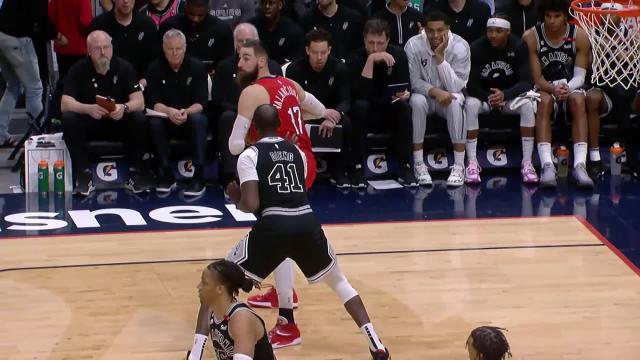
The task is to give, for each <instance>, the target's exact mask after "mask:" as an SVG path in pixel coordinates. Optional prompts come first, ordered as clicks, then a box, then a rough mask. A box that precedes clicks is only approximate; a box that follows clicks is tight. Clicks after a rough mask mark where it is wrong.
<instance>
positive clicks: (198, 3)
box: [187, 0, 209, 7]
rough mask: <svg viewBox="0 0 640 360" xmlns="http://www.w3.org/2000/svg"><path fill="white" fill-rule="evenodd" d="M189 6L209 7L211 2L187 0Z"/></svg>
mask: <svg viewBox="0 0 640 360" xmlns="http://www.w3.org/2000/svg"><path fill="white" fill-rule="evenodd" d="M187 5H194V6H207V7H209V0H187Z"/></svg>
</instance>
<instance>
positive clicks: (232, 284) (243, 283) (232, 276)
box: [207, 260, 253, 297]
mask: <svg viewBox="0 0 640 360" xmlns="http://www.w3.org/2000/svg"><path fill="white" fill-rule="evenodd" d="M207 269H208V270H209V271H211V272H216V273H217V274H218V277H219V279H220V282H221V283H222V285H224V287H225V289H226V290H227V293H228V294H229V295H230V296H232V297H237V296H238V293H240V289H242V291H244V292H249V291H251V289H253V280H251V279H249V278H247V277H246V276H245V274H244V271H243V270H242V268H241V267H240V266H238V265H237V264H235V263H232V262H231V261H228V260H218V261H215V262H212V263H211V264H209V265H208V266H207Z"/></svg>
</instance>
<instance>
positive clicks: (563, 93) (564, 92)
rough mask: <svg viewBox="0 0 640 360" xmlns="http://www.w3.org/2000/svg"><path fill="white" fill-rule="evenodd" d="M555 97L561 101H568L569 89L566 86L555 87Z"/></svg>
mask: <svg viewBox="0 0 640 360" xmlns="http://www.w3.org/2000/svg"><path fill="white" fill-rule="evenodd" d="M553 96H554V97H555V98H556V99H557V100H559V101H564V100H567V98H568V97H569V87H568V86H566V85H555V86H554V88H553Z"/></svg>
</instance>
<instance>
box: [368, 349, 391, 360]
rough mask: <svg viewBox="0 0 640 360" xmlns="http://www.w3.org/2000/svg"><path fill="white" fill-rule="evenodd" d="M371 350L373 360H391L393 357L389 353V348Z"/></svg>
mask: <svg viewBox="0 0 640 360" xmlns="http://www.w3.org/2000/svg"><path fill="white" fill-rule="evenodd" d="M369 352H370V353H371V358H372V359H373V360H390V359H391V355H390V354H389V349H387V348H385V349H384V350H382V349H378V350H376V351H371V350H369Z"/></svg>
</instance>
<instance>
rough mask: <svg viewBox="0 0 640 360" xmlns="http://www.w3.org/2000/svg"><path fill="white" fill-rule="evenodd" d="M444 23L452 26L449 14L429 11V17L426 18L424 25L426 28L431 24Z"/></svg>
mask: <svg viewBox="0 0 640 360" xmlns="http://www.w3.org/2000/svg"><path fill="white" fill-rule="evenodd" d="M436 21H443V22H444V24H445V25H447V26H449V25H451V21H449V17H448V16H447V14H445V13H443V12H442V11H438V10H436V11H429V12H428V13H427V15H425V17H424V25H425V26H426V25H427V23H429V22H436Z"/></svg>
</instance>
